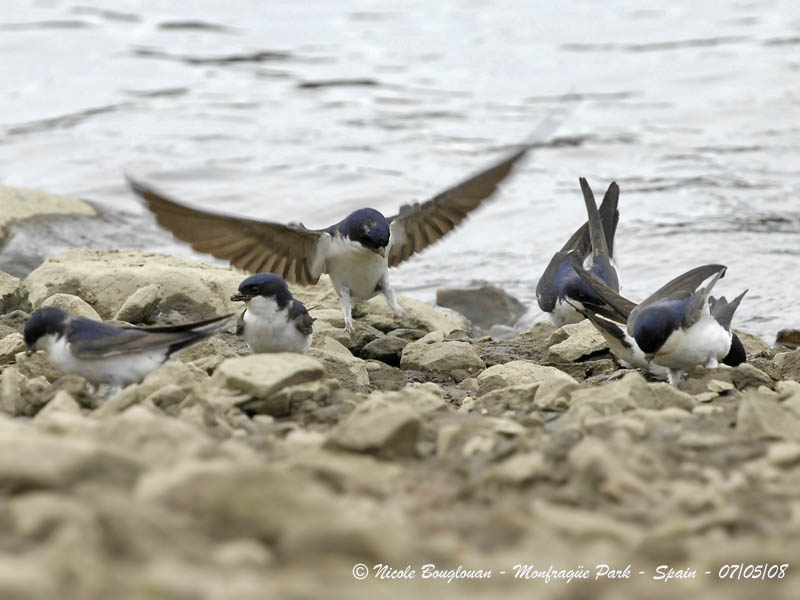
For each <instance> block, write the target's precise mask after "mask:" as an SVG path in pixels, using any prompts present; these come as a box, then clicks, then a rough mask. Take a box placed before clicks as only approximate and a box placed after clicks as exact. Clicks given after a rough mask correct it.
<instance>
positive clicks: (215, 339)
mask: <svg viewBox="0 0 800 600" xmlns="http://www.w3.org/2000/svg"><path fill="white" fill-rule="evenodd" d="M237 356H238V354H236V351H235V350H234V349H233V348H231V346H230V344H228V343H227V342H226V341H225V340H224V339H223V336H221V335H219V334H218V335H213V336H211V337H210V338H206V339H205V340H203V341H202V342H199V343H197V344H192V345H191V346H189V347H188V348H187V349H186V350H184V351H183V352H181V353H180V355H179V356H178V360H180V361H181V362H184V363H192V364H193V365H194V366H196V367H197V368H198V369H202V370H203V371H205V372H206V373H210V372H212V371H213V370H214V369H216V368H217V367H218V366H219V364H220V363H221V362H222V361H224V360H225V359H226V358H235V357H237Z"/></svg>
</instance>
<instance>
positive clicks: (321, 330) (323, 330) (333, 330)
mask: <svg viewBox="0 0 800 600" xmlns="http://www.w3.org/2000/svg"><path fill="white" fill-rule="evenodd" d="M342 323H344V321H342ZM322 337H330V338H333V339H335V340H336V341H337V342H339V343H340V344H342V345H343V346H345V347H347V345H348V344H349V343H350V334H349V333H347V332H346V331H345V330H344V324H342V326H341V327H334V326H333V325H331V324H330V323H328V322H327V321H320V320H317V321H314V337H313V338H312V340H311V345H312V346H313V345H314V342H318V341H319V339H320V338H322Z"/></svg>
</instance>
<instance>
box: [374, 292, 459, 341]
mask: <svg viewBox="0 0 800 600" xmlns="http://www.w3.org/2000/svg"><path fill="white" fill-rule="evenodd" d="M398 301H399V302H400V305H401V306H402V307H403V309H404V310H405V311H406V315H407V316H406V318H405V319H402V320H401V319H399V318H398V317H396V316H395V314H394V312H393V311H392V309H390V308H389V306H388V305H387V304H386V300H385V299H384V298H383V297H375V298H372V299H370V300H368V301H367V302H366V303H365V304H364V309H365V311H366V314H365V315H364V317H363V318H362V320H363V321H364V323H367V324H368V325H371V326H372V327H375V328H376V329H380V330H381V331H384V332H386V331H391V330H392V329H398V328H400V327H403V328H410V329H424V330H425V331H444V332H445V334H447V333H450V332H451V331H455V330H456V329H466V328H467V325H466V323H464V321H463V320H462V319H461V318H459V317H458V316H457V315H456V314H454V313H449V312H445V311H443V310H441V309H438V308H435V307H433V306H431V305H430V304H425V303H424V302H420V301H419V300H415V299H413V298H408V297H406V296H400V298H399V300H398Z"/></svg>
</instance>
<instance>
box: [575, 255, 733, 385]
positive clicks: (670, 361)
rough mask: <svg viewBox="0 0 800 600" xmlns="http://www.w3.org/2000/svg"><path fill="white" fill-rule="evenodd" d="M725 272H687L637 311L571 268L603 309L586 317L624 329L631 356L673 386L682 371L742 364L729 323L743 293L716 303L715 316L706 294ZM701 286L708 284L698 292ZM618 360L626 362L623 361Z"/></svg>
mask: <svg viewBox="0 0 800 600" xmlns="http://www.w3.org/2000/svg"><path fill="white" fill-rule="evenodd" d="M726 269H727V268H726V267H725V266H723V265H703V266H701V267H697V268H695V269H692V270H690V271H687V272H686V273H684V274H682V275H679V276H678V277H676V278H675V279H673V280H672V281H670V282H669V283H667V284H666V285H665V286H663V287H662V288H660V289H659V290H658V291H656V292H655V293H653V294H651V295H650V296H649V297H648V298H646V299H645V300H644V301H642V302H641V303H640V304H638V305H637V304H635V303H633V302H631V301H630V300H627V299H625V298H623V297H622V296H620V295H619V294H618V293H617V292H616V291H614V290H612V289H610V288H609V287H608V286H605V285H604V284H602V283H600V282H599V281H598V280H597V279H596V278H594V277H593V276H592V275H591V274H589V273H588V272H587V271H586V270H584V269H582V268H580V267H575V271H576V273H578V275H579V276H580V277H581V279H582V280H583V281H584V282H585V283H586V284H587V285H589V286H590V287H591V288H592V289H593V290H594V291H595V293H596V294H597V295H598V296H599V297H600V298H601V299H602V301H603V303H604V305H597V306H587V307H586V308H587V309H588V310H587V312H596V313H600V314H603V316H605V317H608V318H611V319H614V320H616V321H618V322H620V323H624V324H625V325H626V330H627V331H626V333H625V335H624V338H623V339H624V341H625V343H626V344H630V345H631V348H630V351H631V353H632V354H633V355H634V356H639V355H640V354H641V355H643V356H644V359H645V360H646V361H647V362H652V363H655V364H656V365H660V366H662V367H666V368H667V369H669V374H668V378H669V381H670V383H673V384H675V385H677V384H678V383H680V382H681V380H682V378H683V374H684V372H685V371H688V370H690V369H692V368H694V367H696V366H698V365H702V366H706V367H709V368H714V367H717V366H719V363H720V362H723V363H725V364H728V365H733V366H735V365H736V364H739V363H740V362H742V360H741V356H742V354H743V350H744V348H743V346H741V340H739V338H738V336H736V334H734V333H732V332H731V330H730V321H731V319H732V317H733V313H734V311H735V310H736V308H737V307H738V305H739V302H741V299H742V298H743V297H744V293H743V294H741V295H740V296H738V297H737V298H736V299H735V300H734V301H733V302H731V303H728V302H727V301H724V302H723V299H722V298H720V299H719V300H718V301H716V302H715V306H717V309H716V311H714V312H712V310H711V306H710V305H711V303H710V302H709V296H710V293H711V290H712V289H713V288H714V286H715V285H716V283H717V281H718V280H719V279H720V278H721V277H723V276H724V275H725V271H726ZM704 282H708V283H707V284H706V285H705V286H703V287H701V286H702V284H703V283H704ZM592 322H593V323H594V322H595V321H594V320H593V321H592ZM726 323H727V325H726ZM601 332H602V330H601ZM734 338H735V340H736V341H734ZM633 342H635V346H634V345H633ZM618 345H619V344H617V346H618ZM624 345H625V344H623V346H624ZM617 349H618V348H617ZM622 358H623V359H624V360H628V357H627V356H622Z"/></svg>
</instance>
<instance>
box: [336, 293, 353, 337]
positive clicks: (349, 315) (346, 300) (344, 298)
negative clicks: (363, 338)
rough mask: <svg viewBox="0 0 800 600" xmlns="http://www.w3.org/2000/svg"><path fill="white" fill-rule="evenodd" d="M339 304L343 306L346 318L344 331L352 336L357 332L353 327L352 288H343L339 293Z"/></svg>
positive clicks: (343, 314) (343, 313)
mask: <svg viewBox="0 0 800 600" xmlns="http://www.w3.org/2000/svg"><path fill="white" fill-rule="evenodd" d="M339 302H340V303H341V305H342V316H343V317H344V329H345V331H346V332H347V333H349V334H350V335H353V334H354V333H355V332H356V328H355V327H354V326H353V301H352V299H351V298H350V288H347V287H342V289H341V290H340V292H339Z"/></svg>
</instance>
